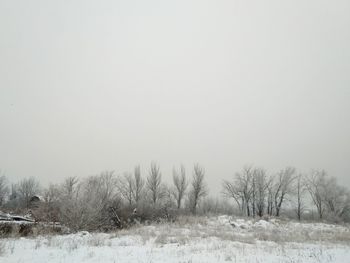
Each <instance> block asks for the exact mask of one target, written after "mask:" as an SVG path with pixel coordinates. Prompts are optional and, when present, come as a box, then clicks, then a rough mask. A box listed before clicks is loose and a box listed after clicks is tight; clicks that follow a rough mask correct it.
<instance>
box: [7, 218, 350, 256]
mask: <svg viewBox="0 0 350 263" xmlns="http://www.w3.org/2000/svg"><path fill="white" fill-rule="evenodd" d="M0 262H6V263H11V262H26V263H27V262H45V263H47V262H254V263H256V262H344V263H347V262H350V229H349V227H348V226H339V225H330V224H323V223H297V222H284V221H278V220H270V221H269V222H267V221H264V220H261V221H252V220H243V219H231V218H230V217H228V216H220V217H211V218H193V217H183V218H180V219H179V221H178V222H176V223H173V224H169V223H164V224H157V225H150V226H136V227H133V228H132V229H128V230H121V231H118V232H116V233H112V234H102V233H87V232H81V233H77V234H71V235H62V236H39V237H35V238H17V239H14V238H8V239H2V240H0Z"/></svg>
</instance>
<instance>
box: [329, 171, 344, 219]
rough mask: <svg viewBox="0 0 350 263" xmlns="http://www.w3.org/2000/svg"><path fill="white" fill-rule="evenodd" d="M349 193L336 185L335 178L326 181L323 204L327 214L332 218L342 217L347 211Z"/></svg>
mask: <svg viewBox="0 0 350 263" xmlns="http://www.w3.org/2000/svg"><path fill="white" fill-rule="evenodd" d="M348 201H349V191H348V190H347V189H346V188H345V187H343V186H340V185H338V183H337V179H336V178H335V177H330V178H327V179H326V184H325V191H324V202H325V204H326V207H327V209H328V211H329V213H330V214H331V215H332V216H334V217H338V218H340V217H342V216H343V215H344V214H345V213H346V212H347V211H348V210H349V206H350V204H349V203H348Z"/></svg>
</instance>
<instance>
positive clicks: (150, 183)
mask: <svg viewBox="0 0 350 263" xmlns="http://www.w3.org/2000/svg"><path fill="white" fill-rule="evenodd" d="M161 182H162V174H161V173H160V170H159V166H158V165H157V164H156V163H152V164H151V170H150V172H149V176H148V177H147V183H146V185H147V188H148V190H149V191H150V193H151V201H152V203H153V205H155V204H156V203H157V202H158V201H159V199H161V198H162V196H163V189H162V187H161Z"/></svg>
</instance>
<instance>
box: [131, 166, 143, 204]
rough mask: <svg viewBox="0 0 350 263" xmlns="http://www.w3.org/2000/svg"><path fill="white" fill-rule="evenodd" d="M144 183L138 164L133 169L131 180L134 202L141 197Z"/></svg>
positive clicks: (137, 201)
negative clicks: (132, 178)
mask: <svg viewBox="0 0 350 263" xmlns="http://www.w3.org/2000/svg"><path fill="white" fill-rule="evenodd" d="M144 185H145V181H144V180H143V179H142V177H141V169H140V166H136V167H135V170H134V182H133V188H134V190H133V194H134V200H135V203H136V204H138V203H139V201H140V199H141V196H142V192H143V188H144Z"/></svg>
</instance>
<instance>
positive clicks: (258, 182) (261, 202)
mask: <svg viewBox="0 0 350 263" xmlns="http://www.w3.org/2000/svg"><path fill="white" fill-rule="evenodd" d="M254 181H255V199H256V201H255V204H256V213H257V215H258V216H260V217H262V216H263V215H264V212H265V204H266V196H267V189H268V187H269V185H270V184H271V182H272V181H271V179H269V178H268V177H267V175H266V171H265V170H264V169H261V168H256V169H255V170H254Z"/></svg>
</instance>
